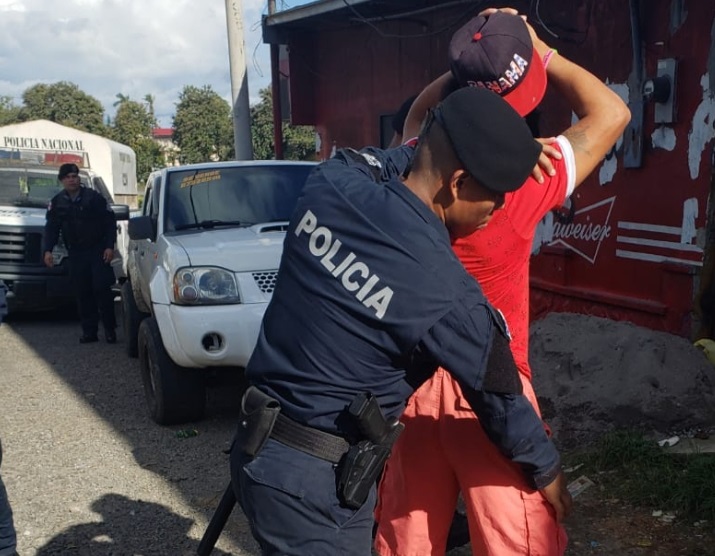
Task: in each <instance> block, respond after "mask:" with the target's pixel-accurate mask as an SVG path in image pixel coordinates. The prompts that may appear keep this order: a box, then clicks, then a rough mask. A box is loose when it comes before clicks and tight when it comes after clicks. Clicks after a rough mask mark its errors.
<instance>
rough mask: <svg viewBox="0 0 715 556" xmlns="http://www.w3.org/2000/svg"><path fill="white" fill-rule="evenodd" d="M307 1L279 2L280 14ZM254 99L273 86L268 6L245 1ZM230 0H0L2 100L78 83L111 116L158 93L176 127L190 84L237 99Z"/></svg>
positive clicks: (165, 120) (163, 117)
mask: <svg viewBox="0 0 715 556" xmlns="http://www.w3.org/2000/svg"><path fill="white" fill-rule="evenodd" d="M305 3H307V2H306V1H305V0H287V1H282V0H278V1H277V5H278V9H279V10H282V9H287V8H290V7H294V6H298V5H301V4H305ZM242 6H243V19H244V30H245V31H244V32H245V54H246V65H247V75H248V88H249V95H250V97H251V103H253V101H254V100H255V99H257V93H258V91H259V89H261V88H263V87H266V86H268V85H269V83H270V62H269V56H268V45H265V44H263V43H262V41H261V29H260V25H261V14H264V13H267V1H266V0H243V2H242ZM225 7H226V2H225V0H0V96H10V97H12V98H13V99H14V100H15V102H16V104H20V103H21V95H22V92H23V91H24V90H25V89H27V88H28V87H30V86H32V85H34V84H36V83H55V82H57V81H71V82H73V83H76V84H77V85H78V86H79V87H80V88H81V89H82V90H83V91H85V92H86V93H88V94H90V95H92V96H94V97H95V98H97V99H98V100H99V101H100V102H101V103H102V104H103V105H104V107H105V111H106V112H105V113H106V114H107V115H109V116H113V115H114V108H113V107H112V104H113V103H114V102H115V101H116V95H117V93H122V94H124V95H128V96H129V98H131V99H133V100H141V99H142V98H143V97H144V95H146V94H151V95H153V96H154V97H155V109H156V113H157V117H158V118H159V123H160V125H162V126H169V125H171V117H172V115H173V114H174V110H175V105H176V102H177V100H178V96H179V92H180V91H181V90H182V88H183V87H184V86H185V85H195V86H197V87H201V86H203V85H211V87H212V88H213V89H214V90H215V91H216V92H217V93H218V94H220V95H221V96H222V97H224V98H226V100H228V101H230V99H231V79H230V73H229V61H228V40H227V36H226V13H225Z"/></svg>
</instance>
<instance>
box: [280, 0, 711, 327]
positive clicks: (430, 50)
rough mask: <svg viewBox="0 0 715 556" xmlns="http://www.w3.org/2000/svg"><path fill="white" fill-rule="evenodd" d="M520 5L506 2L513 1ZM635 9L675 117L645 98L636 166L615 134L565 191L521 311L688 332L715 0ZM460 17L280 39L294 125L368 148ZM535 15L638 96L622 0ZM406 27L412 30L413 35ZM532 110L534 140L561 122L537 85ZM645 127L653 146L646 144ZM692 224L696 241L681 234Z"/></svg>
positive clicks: (326, 144)
mask: <svg viewBox="0 0 715 556" xmlns="http://www.w3.org/2000/svg"><path fill="white" fill-rule="evenodd" d="M530 4H534V3H532V2H529V3H525V2H521V3H520V2H516V3H515V5H516V7H517V8H521V9H523V10H527V9H529V5H530ZM641 4H642V5H643V7H642V8H641V18H640V23H641V26H640V34H641V41H642V45H643V49H642V52H643V64H644V67H645V73H646V74H647V75H654V74H655V71H656V64H657V60H658V59H661V58H675V59H677V60H678V76H677V83H676V98H677V121H676V123H674V124H666V125H662V124H657V125H656V124H655V122H654V106H653V105H652V104H646V105H645V108H644V112H643V120H642V121H643V143H642V162H641V165H640V167H636V168H625V167H624V156H623V146H622V145H621V142H619V148H618V150H617V152H616V153H615V154H613V153H612V155H611V156H609V157H608V160H607V161H606V162H605V163H604V164H603V165H602V168H600V169H599V170H597V171H596V172H594V174H593V175H592V176H590V177H589V179H588V181H587V182H586V183H585V184H584V185H582V186H581V187H580V188H579V189H578V190H577V192H576V193H575V194H574V204H575V208H576V215H575V218H574V221H573V223H572V226H571V227H570V228H563V227H562V228H560V229H559V228H556V232H557V236H556V237H552V241H550V242H549V241H547V242H545V243H543V244H542V245H541V246H540V248H539V250H538V254H537V255H535V256H534V257H533V258H532V317H533V318H538V317H540V316H542V315H543V314H545V313H546V312H548V311H574V312H583V313H589V314H596V315H601V316H608V317H611V318H616V319H620V320H630V321H633V322H635V323H637V324H642V325H646V326H649V327H651V328H655V329H662V330H667V331H670V332H673V333H677V334H681V335H685V336H688V335H693V334H695V332H696V329H697V328H698V323H699V317H698V298H699V292H700V289H701V288H706V287H708V286H709V284H710V274H711V272H710V270H709V268H710V263H709V258H706V259H705V264H704V266H703V261H704V255H703V250H702V248H703V247H706V246H705V238H706V237H707V236H708V234H709V231H708V222H707V214H706V213H707V210H708V206H707V204H708V199H709V194H710V189H711V186H712V181H713V166H712V156H713V150H712V145H713V141H712V136H713V135H715V131H714V130H713V120H714V119H715V103H713V105H712V106H711V105H709V104H708V101H707V100H706V101H704V100H703V95H704V93H703V86H702V84H701V80H703V76H704V75H706V74H707V75H709V78H710V81H708V80H707V79H705V83H706V86H709V87H711V91H715V84H712V81H715V67H713V66H715V46H714V45H715V31H714V30H713V29H714V25H715V2H677V1H671V0H651V1H646V0H642V1H641ZM679 5H684V6H686V7H687V10H683V11H679V10H678V9H677V7H678V6H679ZM472 13H473V12H469V13H467V12H465V11H464V6H463V5H462V6H459V7H458V9H455V8H452V9H451V11H441V12H432V13H428V14H421V15H415V16H414V17H412V18H410V20H409V21H401V22H398V21H393V22H390V23H389V24H388V23H379V24H377V25H378V27H379V29H380V30H381V31H382V33H383V35H380V34H378V33H377V32H375V30H374V29H373V28H372V27H370V26H368V25H365V24H358V23H354V22H349V21H346V22H345V25H344V26H343V27H341V28H332V29H331V30H327V31H316V32H311V33H303V34H296V35H295V36H294V37H293V38H292V40H291V43H290V45H289V48H290V65H291V68H290V75H291V104H292V110H293V112H292V115H293V122H294V123H297V124H312V125H315V126H316V127H317V129H318V130H319V132H320V134H321V138H322V153H321V154H322V156H323V157H327V156H329V153H330V149H331V147H332V146H333V144H335V145H336V146H337V147H342V146H354V147H355V146H357V147H359V146H363V145H366V144H378V143H379V116H380V115H381V114H387V113H392V112H394V110H396V109H397V107H398V106H399V105H400V104H401V102H402V101H403V100H404V98H405V97H407V96H408V95H410V94H413V93H415V92H417V91H418V89H420V88H421V87H422V86H423V85H424V84H426V83H427V82H428V81H429V80H430V79H432V78H434V77H436V76H437V75H439V74H440V73H442V72H443V71H446V69H447V62H446V49H447V44H448V41H449V37H450V36H451V33H452V32H453V31H454V30H455V29H456V28H457V27H458V26H459V25H461V24H462V23H463V22H464V21H466V19H468V17H470V16H471V15H472ZM539 17H540V18H541V20H543V21H544V23H545V24H546V26H547V27H548V29H549V31H550V32H551V33H554V34H556V35H558V37H559V38H554V37H553V36H552V35H551V34H550V32H549V31H547V30H545V29H544V28H543V27H540V26H538V25H535V27H536V29H537V32H538V33H539V35H540V36H541V37H542V38H544V39H545V40H546V41H547V42H548V43H549V44H551V45H553V46H554V47H556V48H558V50H559V52H560V53H561V54H562V55H564V56H567V57H568V58H569V59H572V60H573V61H575V62H577V63H579V64H580V65H582V66H584V67H586V68H587V69H589V70H590V71H592V72H593V73H594V74H596V75H597V76H598V77H600V78H601V79H602V80H604V81H607V82H608V83H609V84H614V88H615V89H617V90H619V91H620V92H621V93H622V94H624V95H625V96H626V97H627V96H628V94H629V93H628V91H630V98H631V101H633V100H637V99H638V98H639V97H638V94H637V88H638V85H637V83H636V81H635V80H634V78H635V75H634V74H633V71H632V70H633V53H632V47H631V23H630V14H629V3H628V2H627V1H625V0H599V1H596V0H589V1H586V0H580V1H571V0H568V1H567V0H563V1H557V0H554V1H552V2H548V3H547V2H542V3H541V4H540V12H539V14H538V17H537V14H536V13H534V12H533V11H531V12H529V19H530V21H534V22H536V21H537V20H538V18H539ZM417 34H419V35H423V36H421V37H413V36H411V35H417ZM384 35H399V36H402V37H403V38H395V37H393V36H384ZM708 72H709V73H708ZM631 105H632V106H635V104H633V103H632V104H631ZM542 108H543V117H542V135H549V134H552V133H557V132H558V131H559V130H563V129H565V128H566V127H568V125H569V124H570V121H571V113H570V110H569V109H568V107H566V106H564V105H563V103H562V102H561V101H560V99H559V97H558V96H557V95H555V94H552V93H549V94H547V98H546V99H545V101H544V103H543V106H542ZM696 114H697V115H698V116H697V117H696ZM636 119H637V118H634V120H636ZM656 128H658V134H659V137H662V140H661V141H662V142H661V146H654V145H653V142H652V139H651V136H652V135H653V134H654V132H655V131H656ZM691 143H692V144H691ZM614 157H615V158H614ZM607 176H612V177H607ZM684 206H685V207H686V208H685V209H684ZM695 211H697V216H693V217H688V215H694V214H695ZM589 225H590V227H589ZM691 226H692V227H694V228H693V229H694V230H695V231H696V233H697V238H694V237H693V236H692V235H690V234H688V233H684V230H685V232H687V231H688V230H690V228H691ZM544 229H548V228H544ZM542 231H543V230H542ZM598 232H600V235H599V234H598ZM597 236H598V237H597ZM706 252H707V248H706ZM634 257H636V258H634ZM647 259H655V260H647ZM703 268H706V269H708V270H707V271H703Z"/></svg>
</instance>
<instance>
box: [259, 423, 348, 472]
mask: <svg viewBox="0 0 715 556" xmlns="http://www.w3.org/2000/svg"><path fill="white" fill-rule="evenodd" d="M271 438H274V439H275V440H277V441H278V442H280V443H281V444H285V445H286V446H290V447H291V448H295V449H296V450H300V451H301V452H305V453H306V454H310V455H311V456H315V457H316V458H320V459H324V460H326V461H329V462H331V463H338V462H339V461H340V460H341V459H342V457H343V455H344V454H345V452H347V451H348V449H349V448H350V444H349V443H348V441H347V440H345V439H344V438H342V437H340V436H335V435H334V434H330V433H327V432H324V431H321V430H318V429H314V428H312V427H306V426H305V425H301V424H300V423H296V422H295V421H293V420H292V419H290V418H289V417H286V416H285V415H283V414H281V413H279V414H278V418H277V419H276V423H275V425H274V426H273V430H272V431H271Z"/></svg>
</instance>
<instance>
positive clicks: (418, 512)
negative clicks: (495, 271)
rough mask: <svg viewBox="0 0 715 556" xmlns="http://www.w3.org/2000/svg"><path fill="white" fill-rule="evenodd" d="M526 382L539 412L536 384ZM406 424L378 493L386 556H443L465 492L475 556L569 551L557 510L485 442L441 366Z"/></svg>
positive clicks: (378, 542)
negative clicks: (535, 390)
mask: <svg viewBox="0 0 715 556" xmlns="http://www.w3.org/2000/svg"><path fill="white" fill-rule="evenodd" d="M522 382H523V383H524V394H525V395H526V396H527V398H529V401H531V403H532V404H533V405H534V407H535V408H536V409H537V412H538V405H537V402H536V396H535V395H534V391H533V389H532V387H531V384H530V383H529V381H528V380H527V379H526V378H523V377H522ZM401 420H402V421H403V422H404V423H405V430H404V431H403V433H402V435H401V436H400V438H399V440H398V441H397V444H396V445H395V449H394V451H393V454H392V456H391V457H390V459H389V460H388V462H387V466H386V468H385V473H384V475H383V479H382V483H381V485H380V491H379V496H378V507H377V510H376V518H377V520H378V522H379V527H378V531H377V537H376V539H375V549H376V550H377V552H378V553H379V554H380V555H381V556H428V555H443V554H444V553H445V548H446V543H447V535H448V533H449V528H450V524H451V522H452V517H453V515H454V510H455V507H456V504H457V497H458V495H459V492H460V491H461V492H462V496H463V497H464V501H465V503H466V506H467V518H468V521H469V535H470V538H471V543H472V553H473V554H474V555H475V556H486V555H489V556H511V555H514V556H516V555H519V556H525V555H530V556H561V555H562V554H563V553H564V551H565V550H566V533H565V531H564V529H563V528H562V527H561V526H560V525H559V524H558V523H557V521H556V516H555V513H554V511H553V508H552V507H551V505H550V504H549V503H548V502H547V501H546V499H545V498H544V497H543V495H542V494H541V493H540V492H539V491H534V490H532V489H531V488H530V487H529V486H528V484H527V483H526V480H525V478H524V474H523V472H522V471H521V469H520V468H519V467H518V466H517V465H515V464H513V463H512V462H510V461H509V460H507V459H506V458H505V457H504V456H502V455H501V454H500V453H499V451H498V449H497V448H496V447H495V446H494V444H492V443H491V441H490V440H489V439H488V438H487V436H486V434H485V433H484V431H483V430H482V427H481V426H480V425H479V421H478V420H477V419H476V418H475V417H474V413H473V411H472V409H471V407H470V406H469V404H468V403H467V401H466V400H465V399H464V397H463V396H462V392H461V390H460V388H459V385H458V384H457V383H456V381H454V380H453V379H452V378H451V376H450V375H449V373H447V372H446V371H444V370H442V369H439V370H438V371H437V373H436V374H435V375H434V376H433V377H432V378H431V379H430V380H428V381H427V382H426V383H425V384H423V385H422V387H421V388H419V389H418V390H417V391H416V392H415V394H414V395H413V396H412V398H411V399H410V402H409V404H408V405H407V408H406V410H405V413H404V415H403V417H402V419H401Z"/></svg>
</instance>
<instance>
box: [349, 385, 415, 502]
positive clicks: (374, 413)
mask: <svg viewBox="0 0 715 556" xmlns="http://www.w3.org/2000/svg"><path fill="white" fill-rule="evenodd" d="M348 414H349V415H350V416H351V417H352V418H353V419H355V421H356V423H357V426H358V429H359V431H360V434H361V435H362V436H363V437H364V438H363V440H361V441H359V442H358V443H357V444H353V445H352V446H350V449H349V450H348V452H347V453H346V454H345V457H344V459H343V461H342V462H341V470H340V476H339V478H338V495H339V496H340V500H341V502H342V503H343V504H344V505H345V506H347V507H349V508H353V509H358V508H360V507H361V506H362V505H363V504H364V503H365V500H367V497H368V495H369V494H370V489H371V488H372V487H373V486H374V485H375V483H376V482H377V478H378V477H379V476H380V473H381V472H382V468H383V467H384V465H385V462H386V461H387V458H388V457H390V452H391V451H392V446H393V445H394V444H395V442H396V441H397V437H398V436H400V433H401V432H402V430H403V429H404V428H405V425H403V424H402V423H400V422H399V421H398V420H397V419H396V418H394V417H393V418H392V419H390V420H389V421H388V420H386V419H385V417H384V416H383V414H382V411H380V405H379V404H378V403H377V400H376V399H375V397H374V396H373V395H372V394H369V393H362V394H358V395H357V396H355V399H353V401H352V403H351V404H350V406H349V407H348Z"/></svg>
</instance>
